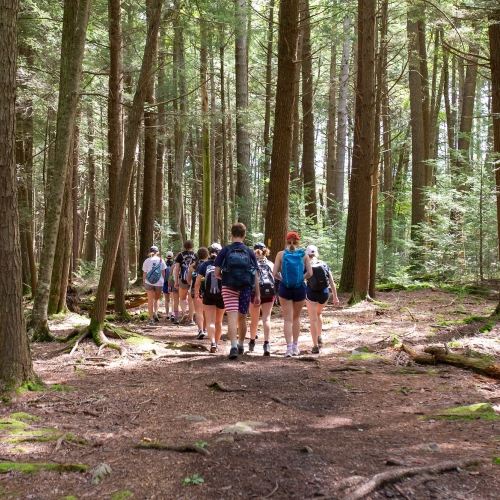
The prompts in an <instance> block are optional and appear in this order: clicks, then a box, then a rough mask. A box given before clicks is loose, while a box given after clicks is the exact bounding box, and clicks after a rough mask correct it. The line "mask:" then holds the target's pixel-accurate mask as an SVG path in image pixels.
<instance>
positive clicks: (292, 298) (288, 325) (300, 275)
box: [273, 231, 312, 358]
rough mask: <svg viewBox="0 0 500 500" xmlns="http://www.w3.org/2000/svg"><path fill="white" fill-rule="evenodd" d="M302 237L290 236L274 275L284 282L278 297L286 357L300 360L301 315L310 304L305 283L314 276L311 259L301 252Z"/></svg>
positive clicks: (294, 234)
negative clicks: (296, 357) (294, 357)
mask: <svg viewBox="0 0 500 500" xmlns="http://www.w3.org/2000/svg"><path fill="white" fill-rule="evenodd" d="M299 241H300V238H299V235H298V233H297V232H295V231H290V232H289V233H288V234H287V235H286V249H285V250H282V251H281V252H278V255H276V261H275V262H274V271H273V275H274V277H275V278H276V279H279V280H281V283H280V286H279V289H278V295H279V298H280V304H281V311H282V312H283V320H284V331H285V340H286V353H285V357H286V358H290V357H292V356H299V355H300V350H299V345H298V344H299V335H300V313H301V311H302V308H303V307H304V302H305V301H306V284H305V283H304V280H305V279H308V278H310V277H311V276H312V268H311V262H310V261H309V257H308V256H307V254H306V253H305V252H304V250H301V249H299V248H298V245H299Z"/></svg>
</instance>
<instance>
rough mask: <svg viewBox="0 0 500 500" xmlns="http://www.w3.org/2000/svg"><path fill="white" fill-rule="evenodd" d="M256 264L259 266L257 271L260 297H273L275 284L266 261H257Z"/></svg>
mask: <svg viewBox="0 0 500 500" xmlns="http://www.w3.org/2000/svg"><path fill="white" fill-rule="evenodd" d="M257 263H258V264H259V267H258V268H257V271H258V273H259V285H260V296H261V297H262V298H267V297H274V296H275V295H276V283H275V281H274V276H273V272H272V271H271V268H270V267H269V264H268V263H267V261H266V260H263V261H259V260H258V261H257Z"/></svg>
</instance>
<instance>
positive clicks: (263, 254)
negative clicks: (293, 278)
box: [248, 243, 276, 356]
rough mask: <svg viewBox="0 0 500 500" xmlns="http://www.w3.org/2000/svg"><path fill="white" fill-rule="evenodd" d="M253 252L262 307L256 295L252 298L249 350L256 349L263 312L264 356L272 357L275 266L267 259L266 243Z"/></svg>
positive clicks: (254, 248)
mask: <svg viewBox="0 0 500 500" xmlns="http://www.w3.org/2000/svg"><path fill="white" fill-rule="evenodd" d="M253 251H254V252H255V256H256V257H257V264H258V266H259V267H258V272H259V286H260V306H256V305H255V294H254V293H252V296H251V298H250V303H251V306H250V342H249V343H248V350H249V351H250V352H253V351H254V349H255V339H256V338H257V325H258V324H259V316H260V311H261V310H262V326H263V329H264V345H263V348H264V356H270V354H271V348H270V345H269V336H270V334H271V312H272V310H273V305H274V300H275V296H276V283H275V279H274V276H273V267H274V264H273V263H272V262H271V261H270V260H269V259H268V258H267V257H268V256H269V254H270V252H269V249H268V248H267V247H266V245H264V243H255V245H254V246H253Z"/></svg>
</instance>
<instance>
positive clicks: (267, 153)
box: [259, 0, 274, 233]
mask: <svg viewBox="0 0 500 500" xmlns="http://www.w3.org/2000/svg"><path fill="white" fill-rule="evenodd" d="M273 35H274V0H269V19H268V25H267V52H266V108H265V114H264V161H263V162H262V175H263V178H264V180H265V182H264V198H263V200H262V211H261V213H262V217H261V219H260V220H261V226H260V228H259V231H260V232H261V233H263V232H264V222H265V220H266V212H267V202H268V196H269V183H268V182H267V179H269V168H270V166H271V137H270V131H271V100H272V95H273V82H272V75H273V73H272V71H273V67H272V63H273Z"/></svg>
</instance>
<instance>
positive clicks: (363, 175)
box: [352, 0, 377, 300]
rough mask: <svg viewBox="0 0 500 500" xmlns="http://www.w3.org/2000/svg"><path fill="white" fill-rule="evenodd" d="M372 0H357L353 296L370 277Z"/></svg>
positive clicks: (362, 294)
mask: <svg viewBox="0 0 500 500" xmlns="http://www.w3.org/2000/svg"><path fill="white" fill-rule="evenodd" d="M376 6H377V2H376V0H358V44H359V47H358V77H357V87H356V114H355V122H354V130H355V132H354V150H353V158H352V175H353V176H354V175H356V176H358V178H359V181H358V192H357V200H353V201H354V202H356V201H357V204H358V221H357V228H356V229H357V230H356V260H355V266H354V290H353V299H354V300H362V299H365V298H366V297H367V295H368V287H369V279H370V252H371V224H372V179H373V176H374V170H375V169H376V166H375V165H374V164H373V158H374V131H375V21H376V17H375V16H376V14H375V13H376Z"/></svg>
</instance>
